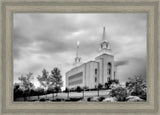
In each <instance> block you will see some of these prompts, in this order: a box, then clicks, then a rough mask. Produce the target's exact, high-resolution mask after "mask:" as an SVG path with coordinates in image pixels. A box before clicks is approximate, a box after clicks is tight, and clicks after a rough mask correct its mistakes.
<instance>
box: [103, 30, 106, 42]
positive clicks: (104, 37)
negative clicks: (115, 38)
mask: <svg viewBox="0 0 160 115" xmlns="http://www.w3.org/2000/svg"><path fill="white" fill-rule="evenodd" d="M105 37H106V36H105V27H103V36H102V41H104V40H105Z"/></svg>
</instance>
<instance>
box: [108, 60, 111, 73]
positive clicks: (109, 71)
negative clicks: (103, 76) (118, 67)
mask: <svg viewBox="0 0 160 115" xmlns="http://www.w3.org/2000/svg"><path fill="white" fill-rule="evenodd" d="M111 73H112V65H111V63H110V62H109V63H108V75H111Z"/></svg>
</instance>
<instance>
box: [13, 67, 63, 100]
mask: <svg viewBox="0 0 160 115" xmlns="http://www.w3.org/2000/svg"><path fill="white" fill-rule="evenodd" d="M36 78H37V80H38V81H39V83H40V85H41V86H40V87H38V88H35V84H34V83H32V82H31V81H32V80H33V79H34V76H33V73H30V72H29V73H28V74H26V75H21V76H20V77H19V78H18V80H19V81H20V83H15V84H14V89H13V92H14V94H13V97H14V100H16V99H17V98H19V97H23V98H24V101H25V100H27V97H29V98H30V96H38V98H39V96H40V95H46V97H47V94H50V93H53V96H54V93H58V92H60V91H61V87H62V85H63V82H62V76H61V72H60V70H59V69H58V68H57V67H55V68H54V69H53V70H51V72H50V73H49V72H48V71H47V70H46V69H43V70H42V75H38V76H37V77H36Z"/></svg>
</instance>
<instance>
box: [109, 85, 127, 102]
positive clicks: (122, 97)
mask: <svg viewBox="0 0 160 115" xmlns="http://www.w3.org/2000/svg"><path fill="white" fill-rule="evenodd" d="M109 94H110V96H111V97H116V98H117V101H126V97H127V89H126V88H122V87H116V88H113V89H111V91H110V93H109Z"/></svg>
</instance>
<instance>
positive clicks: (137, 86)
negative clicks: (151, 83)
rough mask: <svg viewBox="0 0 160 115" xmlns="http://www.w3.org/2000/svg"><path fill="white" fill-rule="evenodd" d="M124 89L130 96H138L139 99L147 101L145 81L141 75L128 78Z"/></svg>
mask: <svg viewBox="0 0 160 115" xmlns="http://www.w3.org/2000/svg"><path fill="white" fill-rule="evenodd" d="M126 88H127V89H128V91H129V93H130V95H133V96H139V97H140V98H142V99H144V100H146V99H147V86H146V80H145V79H144V77H143V76H141V75H136V76H135V77H134V78H128V81H127V82H126Z"/></svg>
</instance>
